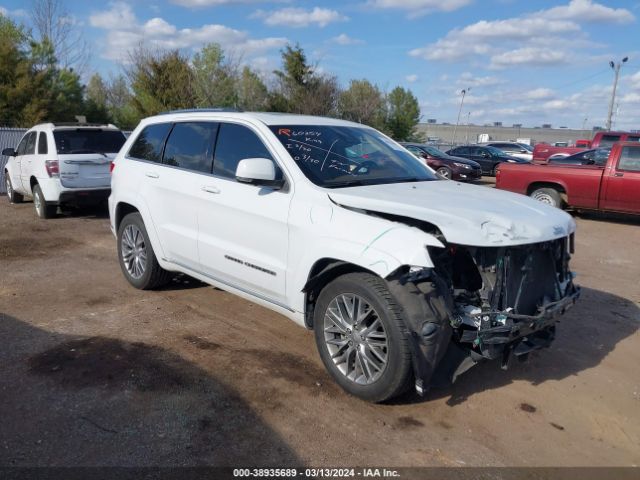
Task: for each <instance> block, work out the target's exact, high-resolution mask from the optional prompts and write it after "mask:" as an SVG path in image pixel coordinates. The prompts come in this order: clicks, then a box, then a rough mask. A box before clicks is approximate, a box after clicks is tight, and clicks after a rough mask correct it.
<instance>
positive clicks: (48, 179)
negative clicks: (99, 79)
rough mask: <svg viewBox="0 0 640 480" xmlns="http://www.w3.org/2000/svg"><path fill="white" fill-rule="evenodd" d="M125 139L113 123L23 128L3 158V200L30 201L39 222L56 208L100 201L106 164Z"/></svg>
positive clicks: (104, 196)
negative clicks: (13, 145)
mask: <svg viewBox="0 0 640 480" xmlns="http://www.w3.org/2000/svg"><path fill="white" fill-rule="evenodd" d="M124 141H125V136H124V134H123V133H122V132H121V131H120V130H118V128H117V127H115V126H114V125H87V124H78V123H73V124H60V123H56V124H53V123H43V124H40V125H36V126H35V127H33V128H31V129H29V130H28V131H27V133H25V134H24V136H23V137H22V140H21V141H20V143H19V144H18V146H17V147H16V148H15V149H13V148H5V149H4V150H3V152H2V154H3V155H6V156H8V157H9V161H8V162H7V164H6V166H5V172H4V173H5V183H6V188H7V195H8V197H9V201H11V202H12V203H18V202H21V201H22V200H23V199H24V197H32V198H33V204H34V206H35V210H36V214H37V215H38V216H39V217H40V218H50V217H52V216H54V215H55V213H56V211H57V209H58V207H59V206H67V205H76V206H77V205H86V204H94V203H97V202H100V201H106V199H107V197H108V196H109V192H110V190H111V185H110V183H111V176H110V175H109V170H110V165H111V161H112V160H113V158H114V157H115V155H116V153H117V152H118V150H120V147H121V146H122V144H123V143H124Z"/></svg>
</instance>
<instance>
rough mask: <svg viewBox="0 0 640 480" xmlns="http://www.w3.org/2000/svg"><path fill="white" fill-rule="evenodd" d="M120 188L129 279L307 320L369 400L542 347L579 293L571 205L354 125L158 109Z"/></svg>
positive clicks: (116, 196)
mask: <svg viewBox="0 0 640 480" xmlns="http://www.w3.org/2000/svg"><path fill="white" fill-rule="evenodd" d="M111 187H112V193H111V196H110V197H109V209H110V217H111V228H112V230H113V232H114V233H115V235H116V236H117V244H118V257H119V261H120V265H121V267H122V272H123V273H124V275H125V277H126V278H127V280H128V281H129V282H130V283H131V284H132V285H133V286H135V287H137V288H141V289H151V288H154V287H158V286H160V285H162V284H164V283H165V282H167V281H168V280H169V279H170V278H171V272H184V273H186V274H188V275H191V276H193V277H195V278H198V279H200V280H202V281H204V282H207V283H209V284H211V285H215V286H217V287H220V288H223V289H225V290H228V291H231V292H234V293H236V294H238V295H240V296H242V297H244V298H246V299H249V300H251V301H253V302H256V303H259V304H261V305H263V306H265V307H267V308H270V309H273V310H275V311H277V312H280V313H282V314H283V315H285V316H287V317H289V318H291V319H292V320H293V321H295V322H296V323H298V324H300V325H302V326H305V327H307V328H309V329H313V330H314V331H315V339H316V343H317V347H318V350H319V352H320V357H321V358H322V361H323V362H324V364H325V366H326V368H327V369H328V371H329V372H330V374H331V375H332V377H333V378H334V379H335V381H336V382H337V383H339V384H340V385H341V386H342V387H343V388H344V389H345V390H346V391H348V392H350V393H352V394H353V395H356V396H358V397H361V398H363V399H366V400H370V401H375V402H378V401H384V400H386V399H389V398H391V397H393V396H395V395H398V394H400V393H401V392H403V391H404V390H405V389H406V388H407V387H408V386H410V385H411V383H412V382H413V384H414V385H415V388H416V390H417V391H418V392H419V393H422V392H424V391H425V390H426V389H427V387H428V386H429V385H430V384H433V383H439V382H441V381H442V380H445V379H449V380H452V379H455V377H457V376H458V375H459V374H460V373H462V372H463V371H465V370H467V369H468V368H470V367H471V366H472V365H474V364H475V363H477V362H479V361H481V360H483V359H499V360H500V361H501V362H502V364H503V366H505V367H506V365H507V363H508V360H509V359H510V358H511V357H513V356H518V357H525V356H526V355H527V354H528V353H529V352H530V351H531V350H533V349H537V348H541V347H545V346H548V345H549V344H550V343H551V341H552V340H553V337H554V333H555V322H556V318H557V316H558V315H560V314H562V313H564V311H565V310H566V309H568V308H569V307H570V306H571V305H572V304H573V303H574V302H575V301H576V299H577V297H578V295H579V289H578V288H577V287H575V286H574V285H573V283H572V278H573V277H572V274H571V272H570V271H569V265H568V264H569V258H570V253H571V251H572V249H573V233H574V231H575V223H574V221H573V220H572V218H571V217H570V216H569V215H567V214H566V213H564V212H562V211H561V210H559V209H556V208H552V207H549V206H547V205H544V204H541V203H540V202H537V201H535V200H531V199H529V198H527V197H525V196H522V195H517V194H512V193H508V192H503V191H496V190H494V189H490V188H487V187H480V186H472V185H464V184H461V183H457V182H453V181H449V180H443V179H441V178H439V177H438V176H437V175H435V174H434V172H433V171H432V170H430V169H429V168H428V167H426V166H425V165H423V164H422V163H421V162H420V161H419V160H418V159H416V158H415V157H414V156H413V155H412V154H411V153H409V152H408V151H407V150H405V149H404V148H403V147H402V146H400V145H398V144H397V143H396V142H394V141H393V140H391V139H389V138H388V137H386V136H385V135H383V134H381V133H380V132H378V131H376V130H374V129H372V128H368V127H366V126H363V125H359V124H355V123H351V122H346V121H341V120H334V119H329V118H318V117H308V116H297V115H284V114H272V113H236V112H224V111H216V110H195V111H182V112H170V113H168V114H163V115H158V116H155V117H152V118H147V119H145V120H143V121H142V122H141V124H140V125H139V126H138V127H137V128H136V130H135V131H134V132H133V134H132V135H131V137H130V138H129V139H128V141H127V142H126V144H125V145H124V147H123V148H122V150H121V151H120V153H119V154H118V156H117V158H116V159H115V162H114V170H113V172H112V184H111ZM283 348H286V346H285V345H283Z"/></svg>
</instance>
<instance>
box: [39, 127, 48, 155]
mask: <svg viewBox="0 0 640 480" xmlns="http://www.w3.org/2000/svg"><path fill="white" fill-rule="evenodd" d="M47 153H49V146H48V145H47V134H46V133H45V132H40V134H39V136H38V154H44V155H46V154H47Z"/></svg>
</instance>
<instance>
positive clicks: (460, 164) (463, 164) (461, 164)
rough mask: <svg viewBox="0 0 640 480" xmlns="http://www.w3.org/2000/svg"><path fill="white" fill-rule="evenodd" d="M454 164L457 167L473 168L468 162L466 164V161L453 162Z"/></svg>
mask: <svg viewBox="0 0 640 480" xmlns="http://www.w3.org/2000/svg"><path fill="white" fill-rule="evenodd" d="M453 164H454V165H455V166H456V167H460V168H468V169H471V165H468V164H466V163H458V162H453Z"/></svg>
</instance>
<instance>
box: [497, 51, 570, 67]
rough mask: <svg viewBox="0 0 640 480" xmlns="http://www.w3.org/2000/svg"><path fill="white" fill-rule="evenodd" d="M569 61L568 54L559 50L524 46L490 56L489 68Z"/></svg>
mask: <svg viewBox="0 0 640 480" xmlns="http://www.w3.org/2000/svg"><path fill="white" fill-rule="evenodd" d="M568 62H569V56H568V54H567V53H566V52H564V51H561V50H550V49H547V48H536V47H526V48H518V49H516V50H511V51H508V52H503V53H499V54H497V55H493V56H492V57H491V65H490V67H491V68H495V69H500V68H508V67H513V66H518V65H529V66H548V65H561V64H566V63H568Z"/></svg>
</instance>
